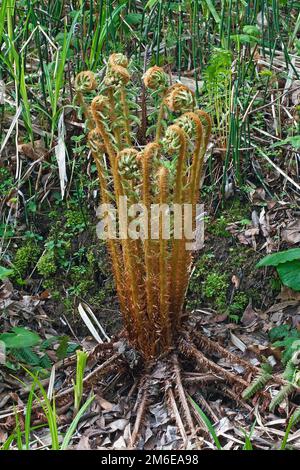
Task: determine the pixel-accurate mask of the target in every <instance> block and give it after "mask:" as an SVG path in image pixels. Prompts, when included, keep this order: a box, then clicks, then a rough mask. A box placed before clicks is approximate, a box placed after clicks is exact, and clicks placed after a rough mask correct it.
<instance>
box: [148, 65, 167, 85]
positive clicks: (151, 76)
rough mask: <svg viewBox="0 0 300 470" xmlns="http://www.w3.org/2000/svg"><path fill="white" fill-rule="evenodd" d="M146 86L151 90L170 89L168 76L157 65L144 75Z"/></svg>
mask: <svg viewBox="0 0 300 470" xmlns="http://www.w3.org/2000/svg"><path fill="white" fill-rule="evenodd" d="M143 81H144V85H145V86H146V87H147V88H150V89H151V90H157V89H165V88H167V87H168V75H167V74H166V72H165V71H164V70H163V69H162V68H161V67H158V66H157V65H154V66H153V67H150V69H148V70H147V71H146V72H145V74H144V75H143Z"/></svg>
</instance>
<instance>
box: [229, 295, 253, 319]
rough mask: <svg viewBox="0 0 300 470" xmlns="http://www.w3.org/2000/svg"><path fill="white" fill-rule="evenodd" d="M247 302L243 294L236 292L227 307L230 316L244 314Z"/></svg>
mask: <svg viewBox="0 0 300 470" xmlns="http://www.w3.org/2000/svg"><path fill="white" fill-rule="evenodd" d="M248 302H249V298H248V295H247V294H245V292H236V293H235V295H234V297H233V301H232V303H231V305H230V306H229V313H230V314H231V315H240V314H242V313H243V312H244V310H245V308H246V307H247V305H248Z"/></svg>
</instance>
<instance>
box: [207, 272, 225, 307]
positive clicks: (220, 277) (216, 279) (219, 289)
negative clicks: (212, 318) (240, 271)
mask: <svg viewBox="0 0 300 470" xmlns="http://www.w3.org/2000/svg"><path fill="white" fill-rule="evenodd" d="M228 287H229V282H228V277H227V274H221V273H219V272H211V273H209V274H208V275H207V277H206V279H205V281H204V283H203V285H202V293H203V297H204V298H206V299H209V300H212V301H213V304H214V306H215V308H217V309H218V310H219V311H221V312H224V311H225V310H226V296H227V290H228Z"/></svg>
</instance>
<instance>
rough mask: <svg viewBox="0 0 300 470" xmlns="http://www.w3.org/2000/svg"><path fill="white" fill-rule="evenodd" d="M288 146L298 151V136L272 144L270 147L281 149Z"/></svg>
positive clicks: (299, 145) (299, 140)
mask: <svg viewBox="0 0 300 470" xmlns="http://www.w3.org/2000/svg"><path fill="white" fill-rule="evenodd" d="M287 144H290V145H291V146H292V147H293V148H294V149H296V150H298V149H299V148H300V135H294V136H290V137H287V138H286V139H284V140H280V141H279V142H276V143H275V144H272V145H271V147H274V148H275V147H281V146H282V145H287Z"/></svg>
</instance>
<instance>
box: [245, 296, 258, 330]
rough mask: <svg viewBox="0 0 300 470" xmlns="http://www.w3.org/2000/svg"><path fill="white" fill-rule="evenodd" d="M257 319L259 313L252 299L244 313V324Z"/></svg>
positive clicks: (249, 323)
mask: <svg viewBox="0 0 300 470" xmlns="http://www.w3.org/2000/svg"><path fill="white" fill-rule="evenodd" d="M256 319H257V313H256V312H255V310H253V308H252V301H250V302H249V303H248V305H247V307H246V308H245V311H244V313H243V315H242V318H241V322H242V324H243V325H244V326H248V325H251V323H253V322H254V321H255V320H256Z"/></svg>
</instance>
